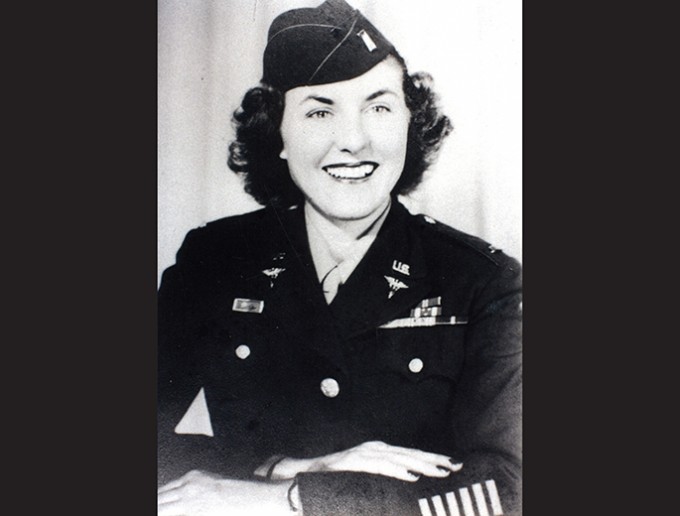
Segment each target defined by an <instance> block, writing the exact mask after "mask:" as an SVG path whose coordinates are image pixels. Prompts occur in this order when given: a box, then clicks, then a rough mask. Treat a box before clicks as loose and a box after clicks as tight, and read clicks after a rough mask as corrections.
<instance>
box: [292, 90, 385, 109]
mask: <svg viewBox="0 0 680 516" xmlns="http://www.w3.org/2000/svg"><path fill="white" fill-rule="evenodd" d="M388 94H389V95H395V96H396V93H394V92H393V91H392V90H389V89H383V90H378V91H376V92H375V93H371V94H370V95H369V96H368V97H366V101H371V100H373V99H376V98H378V97H380V96H382V95H388ZM308 100H316V101H317V102H321V103H322V104H328V105H329V106H332V105H333V104H335V102H333V100H331V99H329V98H326V97H319V96H318V95H308V96H306V97H305V98H304V99H302V101H301V102H300V104H304V103H305V102H307V101H308Z"/></svg>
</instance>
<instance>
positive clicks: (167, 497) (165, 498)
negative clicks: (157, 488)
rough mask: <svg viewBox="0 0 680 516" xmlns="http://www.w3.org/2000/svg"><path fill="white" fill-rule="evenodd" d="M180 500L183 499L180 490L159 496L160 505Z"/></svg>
mask: <svg viewBox="0 0 680 516" xmlns="http://www.w3.org/2000/svg"><path fill="white" fill-rule="evenodd" d="M179 499H181V496H180V493H179V491H178V490H176V489H173V490H172V491H165V492H164V493H159V494H158V505H161V504H167V503H170V502H176V501H177V500H179Z"/></svg>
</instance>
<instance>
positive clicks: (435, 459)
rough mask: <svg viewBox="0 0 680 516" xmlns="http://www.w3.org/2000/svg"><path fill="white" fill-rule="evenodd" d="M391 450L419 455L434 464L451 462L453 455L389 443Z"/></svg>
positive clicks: (413, 455) (414, 455)
mask: <svg viewBox="0 0 680 516" xmlns="http://www.w3.org/2000/svg"><path fill="white" fill-rule="evenodd" d="M389 448H390V450H392V451H394V452H396V453H401V454H403V455H407V456H409V457H418V458H420V459H421V460H426V461H428V462H432V463H433V464H442V465H443V464H446V463H448V462H449V460H450V459H451V457H449V456H448V455H442V454H441V453H432V452H427V451H423V450H419V449H418V448H404V447H403V446H391V445H389Z"/></svg>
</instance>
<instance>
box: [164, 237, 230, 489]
mask: <svg viewBox="0 0 680 516" xmlns="http://www.w3.org/2000/svg"><path fill="white" fill-rule="evenodd" d="M196 240H197V234H196V231H195V230H194V231H192V232H190V233H189V234H188V235H187V237H186V238H185V241H184V243H183V244H182V247H181V248H180V250H179V252H178V253H177V260H176V264H175V265H173V266H171V267H169V268H168V269H167V270H166V271H165V272H164V273H163V277H162V281H161V287H160V289H159V293H158V382H157V387H158V392H157V436H158V437H157V439H158V440H157V445H158V446H157V459H158V484H159V486H160V485H163V484H165V483H167V482H169V481H171V480H173V479H175V478H177V477H179V476H181V475H183V474H184V473H186V472H187V471H190V470H192V469H203V470H207V471H211V470H214V469H216V468H217V467H218V466H219V464H218V460H219V454H218V453H217V450H215V444H214V442H213V441H214V440H213V438H211V437H209V436H206V435H187V434H181V435H180V434H177V433H175V427H176V426H177V424H178V423H179V422H180V420H181V419H182V417H183V415H184V414H185V413H186V411H187V409H188V408H189V407H190V406H191V403H192V401H193V400H194V398H195V397H196V395H197V394H198V392H199V391H200V389H201V387H202V386H203V381H202V376H201V374H202V373H201V371H202V367H201V363H200V360H201V357H200V354H199V353H198V352H197V350H196V346H195V341H196V335H197V333H198V331H199V325H200V303H199V299H198V296H197V293H196V292H197V291H198V289H197V288H195V284H196V282H197V277H198V275H199V272H198V271H199V269H200V253H199V252H197V248H198V247H199V246H197V245H196V243H195V242H196Z"/></svg>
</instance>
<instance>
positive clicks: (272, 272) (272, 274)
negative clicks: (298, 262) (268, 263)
mask: <svg viewBox="0 0 680 516" xmlns="http://www.w3.org/2000/svg"><path fill="white" fill-rule="evenodd" d="M285 270H286V269H284V268H282V267H272V268H271V269H265V270H263V271H262V274H264V275H265V276H267V277H268V278H269V288H274V280H275V279H276V278H278V277H279V274H281V273H282V272H283V271H285Z"/></svg>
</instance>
